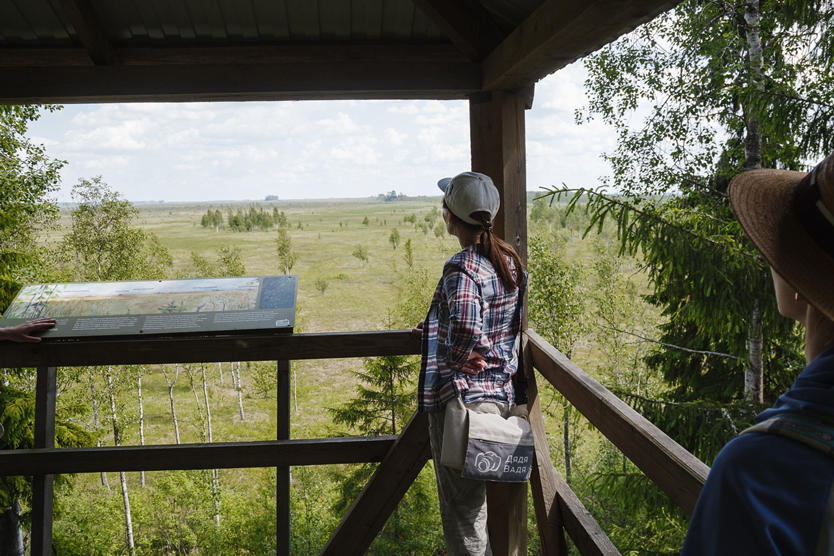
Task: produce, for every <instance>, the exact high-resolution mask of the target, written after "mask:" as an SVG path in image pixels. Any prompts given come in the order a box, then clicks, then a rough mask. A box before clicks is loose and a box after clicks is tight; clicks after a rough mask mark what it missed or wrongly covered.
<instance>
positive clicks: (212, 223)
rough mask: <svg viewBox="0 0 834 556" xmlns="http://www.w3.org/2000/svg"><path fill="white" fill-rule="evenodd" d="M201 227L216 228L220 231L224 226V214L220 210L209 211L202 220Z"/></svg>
mask: <svg viewBox="0 0 834 556" xmlns="http://www.w3.org/2000/svg"><path fill="white" fill-rule="evenodd" d="M200 225H201V226H202V227H203V228H214V229H215V230H219V229H220V227H221V226H222V225H223V213H222V212H220V209H216V210H211V209H209V210H207V211H206V213H205V214H204V215H203V216H202V218H200Z"/></svg>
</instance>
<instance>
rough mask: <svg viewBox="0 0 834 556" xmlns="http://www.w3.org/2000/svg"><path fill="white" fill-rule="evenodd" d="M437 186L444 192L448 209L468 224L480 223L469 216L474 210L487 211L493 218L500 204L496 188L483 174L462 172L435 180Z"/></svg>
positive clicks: (491, 218) (490, 179)
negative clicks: (451, 176)
mask: <svg viewBox="0 0 834 556" xmlns="http://www.w3.org/2000/svg"><path fill="white" fill-rule="evenodd" d="M437 187H439V188H440V191H442V192H443V193H444V195H445V196H444V200H445V201H446V206H448V207H449V210H451V211H452V213H453V214H454V215H455V216H457V217H458V218H460V219H461V220H463V221H464V222H468V223H469V224H475V225H480V224H481V223H480V222H478V221H477V220H475V219H474V218H472V217H471V216H470V215H471V214H472V213H474V212H481V211H483V212H487V213H489V219H490V220H493V219H494V218H495V215H496V214H498V207H500V206H501V197H500V196H499V195H498V188H497V187H495V184H494V183H492V178H490V177H489V176H487V175H485V174H479V173H478V172H463V173H462V174H458V175H457V176H455V177H453V178H443V179H442V180H440V181H439V182H437Z"/></svg>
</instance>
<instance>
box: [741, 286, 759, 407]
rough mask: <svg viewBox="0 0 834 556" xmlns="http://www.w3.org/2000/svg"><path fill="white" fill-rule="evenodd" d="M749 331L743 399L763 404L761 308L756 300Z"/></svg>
mask: <svg viewBox="0 0 834 556" xmlns="http://www.w3.org/2000/svg"><path fill="white" fill-rule="evenodd" d="M749 330H750V335H749V336H748V338H747V350H748V351H749V353H750V361H749V362H748V364H747V367H746V368H745V369H744V398H745V399H746V400H750V401H755V402H759V403H763V402H764V364H763V355H762V308H761V305H760V304H759V300H758V299H757V300H756V301H754V302H753V314H752V315H751V318H750V329H749Z"/></svg>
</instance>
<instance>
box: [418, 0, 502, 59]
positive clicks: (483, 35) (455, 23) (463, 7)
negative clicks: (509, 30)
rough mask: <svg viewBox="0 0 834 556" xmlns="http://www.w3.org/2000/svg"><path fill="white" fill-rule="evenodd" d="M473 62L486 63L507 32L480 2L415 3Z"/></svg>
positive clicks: (422, 0)
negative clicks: (482, 61) (484, 61)
mask: <svg viewBox="0 0 834 556" xmlns="http://www.w3.org/2000/svg"><path fill="white" fill-rule="evenodd" d="M412 2H414V5H415V6H417V8H418V9H419V10H420V11H421V12H423V13H424V14H426V17H428V18H429V19H430V20H431V21H432V22H433V23H434V24H435V25H437V26H438V27H439V28H440V30H441V31H442V32H443V34H444V35H446V36H447V37H449V39H450V40H451V41H452V42H453V43H454V44H455V46H457V47H458V48H459V49H460V50H461V51H462V52H463V53H464V54H466V55H467V56H469V57H470V58H471V59H472V60H474V61H476V62H480V61H481V60H484V59H485V58H486V57H487V56H488V55H489V53H490V52H492V51H493V50H494V49H495V47H497V46H498V45H499V44H501V42H502V41H503V40H504V37H505V35H504V32H503V31H502V30H501V28H500V27H499V26H498V23H496V22H495V20H494V19H492V16H491V15H489V12H488V11H487V10H486V8H484V6H483V4H481V3H480V2H478V0H412Z"/></svg>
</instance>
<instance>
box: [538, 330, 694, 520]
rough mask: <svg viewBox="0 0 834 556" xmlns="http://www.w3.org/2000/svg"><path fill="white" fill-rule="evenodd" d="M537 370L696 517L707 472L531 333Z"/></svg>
mask: <svg viewBox="0 0 834 556" xmlns="http://www.w3.org/2000/svg"><path fill="white" fill-rule="evenodd" d="M526 334H527V337H528V340H529V345H530V347H531V353H532V356H533V366H534V367H535V368H536V369H537V370H538V371H539V373H540V374H541V375H542V376H543V377H544V378H546V379H547V380H548V381H549V382H550V383H551V384H552V385H553V386H554V387H555V388H556V389H557V390H558V391H559V392H560V393H561V394H562V395H563V396H565V398H567V400H568V401H569V402H570V403H571V405H573V406H574V407H575V408H576V409H577V410H578V411H579V412H580V413H582V414H583V415H584V416H585V417H586V418H587V419H588V421H590V422H591V424H593V425H594V426H595V427H596V428H597V429H599V431H600V432H602V434H604V435H605V436H606V437H607V438H608V439H609V440H610V441H611V442H613V443H614V445H615V446H617V448H619V449H620V451H622V452H623V453H624V454H625V455H626V457H628V458H629V459H630V460H631V461H632V462H634V464H635V465H637V467H639V468H640V470H641V471H643V473H645V474H646V476H647V477H649V479H651V480H652V481H653V482H654V483H655V484H656V485H657V486H659V487H660V488H661V489H662V490H663V491H664V492H666V494H668V495H669V497H670V498H671V499H672V501H673V502H674V503H675V504H677V505H678V506H679V507H680V508H681V509H682V510H683V511H684V512H686V513H687V514H688V515H692V511H693V510H694V509H695V503H696V502H697V501H698V495H699V494H700V492H701V488H703V486H704V482H705V481H706V478H707V475H708V474H709V467H708V466H707V465H705V464H704V463H703V462H702V461H701V460H699V459H698V458H696V457H695V456H694V455H692V454H691V453H689V452H688V451H687V450H686V449H685V448H683V447H682V446H681V445H680V444H678V443H677V442H675V441H674V440H672V438H670V437H669V436H668V435H667V434H666V433H664V432H663V431H662V430H660V429H659V428H658V427H656V426H655V425H654V424H652V423H651V422H650V421H649V420H648V419H646V418H645V417H643V416H642V415H640V414H639V413H638V412H637V411H635V410H634V409H633V408H632V407H631V406H629V405H628V404H626V403H625V402H624V401H622V400H621V399H620V398H618V397H617V396H615V395H614V394H613V393H612V392H611V391H609V390H608V389H606V388H605V387H604V386H602V385H601V384H600V383H599V382H597V381H596V380H594V379H593V378H591V377H590V376H589V375H588V374H587V373H586V372H585V371H583V370H582V369H581V368H580V367H579V366H578V365H576V364H575V363H574V362H573V361H571V360H570V359H568V358H567V357H566V356H565V355H563V354H562V353H561V352H559V350H557V349H556V348H554V347H553V346H551V345H550V344H549V343H547V341H546V340H544V338H542V337H541V336H539V335H538V334H536V333H535V332H534V331H532V330H528V331H527V332H526Z"/></svg>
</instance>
